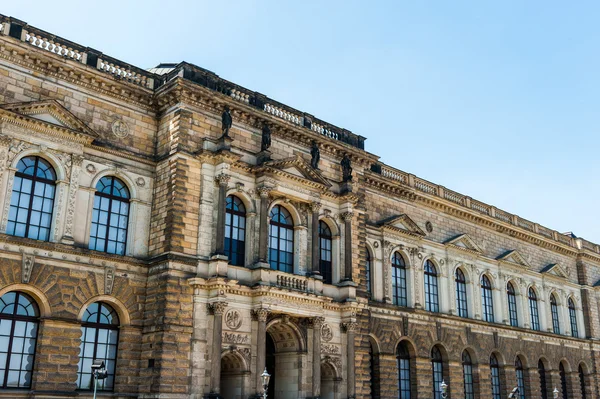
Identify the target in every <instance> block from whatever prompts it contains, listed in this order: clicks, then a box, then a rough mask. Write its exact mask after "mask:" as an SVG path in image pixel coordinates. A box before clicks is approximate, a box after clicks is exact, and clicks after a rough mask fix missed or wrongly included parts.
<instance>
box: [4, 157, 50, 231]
mask: <svg viewBox="0 0 600 399" xmlns="http://www.w3.org/2000/svg"><path fill="white" fill-rule="evenodd" d="M55 191H56V173H55V172H54V168H52V166H51V165H50V163H48V161H46V160H45V159H43V158H40V157H35V156H29V157H23V158H21V160H20V161H19V163H18V164H17V171H16V172H15V179H14V183H13V189H12V196H11V199H10V210H9V213H8V224H7V225H6V234H10V235H13V236H18V237H27V238H32V239H34V240H41V241H49V240H50V225H51V224H52V212H53V209H54V194H55Z"/></svg>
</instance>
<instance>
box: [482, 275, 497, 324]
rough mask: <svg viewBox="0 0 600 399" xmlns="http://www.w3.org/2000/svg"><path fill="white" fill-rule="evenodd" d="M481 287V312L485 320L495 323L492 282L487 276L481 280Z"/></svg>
mask: <svg viewBox="0 0 600 399" xmlns="http://www.w3.org/2000/svg"><path fill="white" fill-rule="evenodd" d="M480 286H481V310H482V312H481V313H482V315H483V320H484V321H487V322H488V323H494V321H495V320H494V292H493V288H492V282H491V281H490V279H489V277H488V276H486V275H485V274H484V275H482V276H481V279H480Z"/></svg>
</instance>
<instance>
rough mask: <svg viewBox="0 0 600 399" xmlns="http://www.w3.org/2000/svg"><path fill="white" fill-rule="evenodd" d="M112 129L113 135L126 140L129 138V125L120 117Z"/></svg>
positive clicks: (114, 121) (114, 122)
mask: <svg viewBox="0 0 600 399" xmlns="http://www.w3.org/2000/svg"><path fill="white" fill-rule="evenodd" d="M111 129H112V133H113V134H114V135H115V136H116V137H118V138H120V139H124V138H125V137H127V136H129V125H128V124H127V122H125V121H124V120H123V119H121V118H120V117H118V116H117V117H115V119H114V120H113V123H112V125H111Z"/></svg>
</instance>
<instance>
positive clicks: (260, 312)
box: [252, 308, 271, 322]
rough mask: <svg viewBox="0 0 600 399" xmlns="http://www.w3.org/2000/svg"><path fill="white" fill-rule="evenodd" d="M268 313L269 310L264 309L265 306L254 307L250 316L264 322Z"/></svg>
mask: <svg viewBox="0 0 600 399" xmlns="http://www.w3.org/2000/svg"><path fill="white" fill-rule="evenodd" d="M270 313H271V311H270V310H269V309H265V308H259V309H254V310H253V311H252V317H253V318H254V319H255V320H258V321H263V322H264V321H267V318H268V317H269V314H270Z"/></svg>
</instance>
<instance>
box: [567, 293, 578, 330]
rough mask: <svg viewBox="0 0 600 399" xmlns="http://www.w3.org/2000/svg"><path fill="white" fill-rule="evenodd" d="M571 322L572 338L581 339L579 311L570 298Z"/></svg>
mask: <svg viewBox="0 0 600 399" xmlns="http://www.w3.org/2000/svg"><path fill="white" fill-rule="evenodd" d="M569 320H570V321H571V336H573V337H575V338H579V331H578V329H577V309H575V302H573V298H569Z"/></svg>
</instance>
